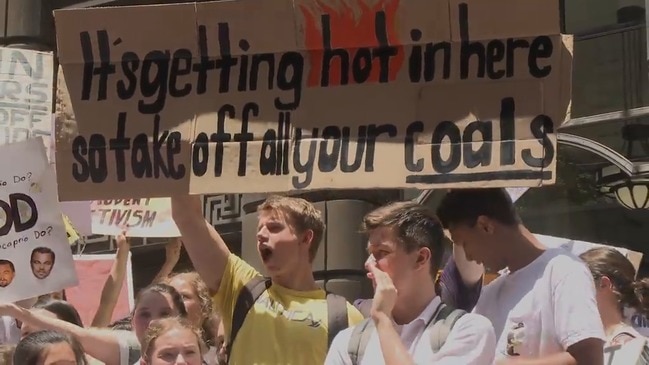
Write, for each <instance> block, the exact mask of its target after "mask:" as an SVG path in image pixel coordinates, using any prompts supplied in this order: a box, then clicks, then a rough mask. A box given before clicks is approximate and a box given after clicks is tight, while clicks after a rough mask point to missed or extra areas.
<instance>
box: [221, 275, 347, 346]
mask: <svg viewBox="0 0 649 365" xmlns="http://www.w3.org/2000/svg"><path fill="white" fill-rule="evenodd" d="M270 286H271V280H270V279H267V278H264V277H263V276H256V277H254V278H253V279H251V280H250V281H249V282H248V283H246V285H245V286H244V287H243V288H241V292H239V296H238V297H237V302H236V304H235V306H234V311H233V313H232V330H231V331H230V338H229V341H228V344H227V346H226V352H225V353H226V357H227V358H228V359H229V357H230V353H231V351H232V346H233V345H234V340H235V339H236V337H237V333H239V330H240V329H241V327H242V326H243V322H244V321H245V320H246V316H247V315H248V312H250V309H252V307H253V306H254V305H255V302H256V301H257V299H259V297H260V296H261V295H262V294H263V293H264V292H265V291H266V290H267V289H268V288H270ZM327 322H328V338H327V346H331V342H332V341H333V339H334V337H336V335H337V334H338V332H340V331H342V330H344V329H345V328H347V327H349V320H348V317H347V299H345V297H343V296H340V295H336V294H333V293H329V292H327Z"/></svg>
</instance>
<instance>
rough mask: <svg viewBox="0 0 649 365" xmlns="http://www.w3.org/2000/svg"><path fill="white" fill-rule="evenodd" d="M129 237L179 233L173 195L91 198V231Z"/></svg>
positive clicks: (166, 235) (177, 234) (176, 235)
mask: <svg viewBox="0 0 649 365" xmlns="http://www.w3.org/2000/svg"><path fill="white" fill-rule="evenodd" d="M122 232H126V236H128V237H180V232H179V231H178V227H176V223H174V221H173V218H172V217H171V199H169V198H153V199H110V200H96V201H93V202H92V233H93V234H104V235H110V236H117V235H119V234H121V233H122Z"/></svg>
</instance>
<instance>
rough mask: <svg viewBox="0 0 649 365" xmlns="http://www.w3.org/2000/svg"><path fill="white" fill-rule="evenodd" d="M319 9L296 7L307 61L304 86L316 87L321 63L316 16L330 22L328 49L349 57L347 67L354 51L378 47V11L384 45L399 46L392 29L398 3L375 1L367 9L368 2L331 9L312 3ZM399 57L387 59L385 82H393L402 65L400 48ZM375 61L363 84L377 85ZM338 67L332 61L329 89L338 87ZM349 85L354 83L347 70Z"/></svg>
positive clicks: (327, 2)
mask: <svg viewBox="0 0 649 365" xmlns="http://www.w3.org/2000/svg"><path fill="white" fill-rule="evenodd" d="M314 2H315V3H316V4H317V7H319V9H318V10H317V11H314V10H313V9H310V8H309V7H307V6H305V5H300V10H301V12H302V14H303V16H304V25H305V26H304V33H305V45H306V47H307V49H308V53H309V57H310V72H309V78H308V81H307V85H308V86H310V87H312V86H319V85H320V75H321V71H322V66H323V65H322V62H323V59H322V57H323V42H322V26H321V20H320V16H321V15H322V14H323V13H324V14H329V16H330V22H331V46H332V48H345V49H347V52H348V53H349V62H350V65H351V64H352V62H353V60H354V56H355V55H356V52H357V48H358V47H359V46H361V47H371V46H378V41H377V39H376V33H375V15H376V13H377V12H378V11H384V12H385V16H386V27H387V29H386V31H387V36H388V42H389V44H390V45H391V46H399V38H398V34H397V29H396V23H395V22H396V12H397V10H398V8H399V2H400V0H379V1H377V2H376V4H373V5H370V4H368V2H371V1H352V2H351V3H353V5H350V4H347V3H345V2H343V1H338V2H337V3H338V4H337V5H336V6H335V7H333V6H332V5H331V4H332V2H333V1H332V0H315V1H314ZM398 48H399V53H398V55H396V56H393V57H391V58H390V68H389V70H390V74H389V80H390V81H392V80H394V79H395V78H396V76H397V74H398V72H399V70H400V68H401V66H402V65H403V62H404V58H405V57H404V54H403V50H402V47H398ZM379 70H380V65H379V60H378V59H374V60H373V61H372V71H371V73H370V77H369V79H368V80H367V81H366V82H365V83H370V82H378V80H379ZM340 72H341V65H340V59H339V58H338V57H335V58H334V59H333V60H332V61H331V66H330V77H329V80H330V83H329V84H330V85H332V86H334V85H336V86H337V85H340V80H341V79H340ZM349 82H350V83H354V79H353V77H352V75H351V67H350V70H349Z"/></svg>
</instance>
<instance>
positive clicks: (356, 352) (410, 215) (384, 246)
mask: <svg viewBox="0 0 649 365" xmlns="http://www.w3.org/2000/svg"><path fill="white" fill-rule="evenodd" d="M363 226H364V230H365V231H366V233H367V234H368V236H369V237H368V245H367V249H368V252H369V254H370V257H369V258H368V261H367V262H366V268H367V269H368V271H369V273H368V277H369V278H370V279H371V280H372V283H373V284H374V287H375V296H374V299H373V301H372V308H371V310H370V312H371V316H370V318H368V319H366V320H365V321H364V322H361V323H360V324H358V325H357V326H354V327H352V328H348V329H345V330H343V331H342V332H340V333H339V334H338V335H337V336H336V337H335V339H334V340H333V343H332V345H331V347H330V349H329V352H328V354H327V358H326V360H325V364H326V365H343V364H345V365H381V364H387V365H391V364H398V365H407V364H413V363H417V364H432V363H434V364H437V365H444V364H447V365H456V364H462V365H485V364H490V363H491V362H492V361H493V354H494V347H495V345H496V336H495V333H494V330H493V326H492V325H491V323H490V322H489V320H488V319H486V318H485V317H483V316H480V315H476V314H470V313H468V314H467V313H466V312H464V311H457V310H454V308H451V307H448V306H445V305H443V304H442V303H441V300H440V297H439V296H437V294H436V292H435V276H436V273H437V270H438V269H439V267H440V264H441V261H442V255H443V253H444V247H443V242H444V232H443V230H442V226H441V223H440V222H439V220H438V219H437V217H435V215H434V213H433V212H432V211H430V210H429V209H427V208H426V207H424V206H422V205H419V204H416V203H414V202H400V203H393V204H390V205H387V206H384V207H381V208H378V209H376V210H375V211H373V212H370V213H369V214H367V215H366V216H365V218H364V219H363ZM444 318H446V319H447V321H444ZM443 324H446V325H447V327H445V328H446V329H448V330H449V331H447V332H445V333H446V335H440V334H439V333H441V332H444V331H437V329H439V328H442V327H439V326H441V325H443ZM434 333H437V335H434ZM363 338H365V341H363V340H362V339H363ZM355 339H356V340H355ZM354 341H356V342H354Z"/></svg>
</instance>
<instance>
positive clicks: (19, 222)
mask: <svg viewBox="0 0 649 365" xmlns="http://www.w3.org/2000/svg"><path fill="white" fill-rule="evenodd" d="M19 203H20V204H19ZM21 208H22V209H21ZM26 208H28V209H29V218H27V220H25V221H23V217H24V216H25V214H26V213H27V212H25V209H26ZM0 209H2V210H3V211H4V214H5V217H6V218H5V222H4V224H3V225H2V226H1V227H0V236H6V235H7V234H9V233H10V232H11V230H12V228H13V231H14V232H16V233H20V232H23V231H26V230H28V229H30V228H32V227H34V226H35V225H36V222H37V221H38V208H37V207H36V202H34V199H32V198H31V197H30V196H29V195H26V194H22V193H13V194H9V201H4V200H0Z"/></svg>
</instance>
